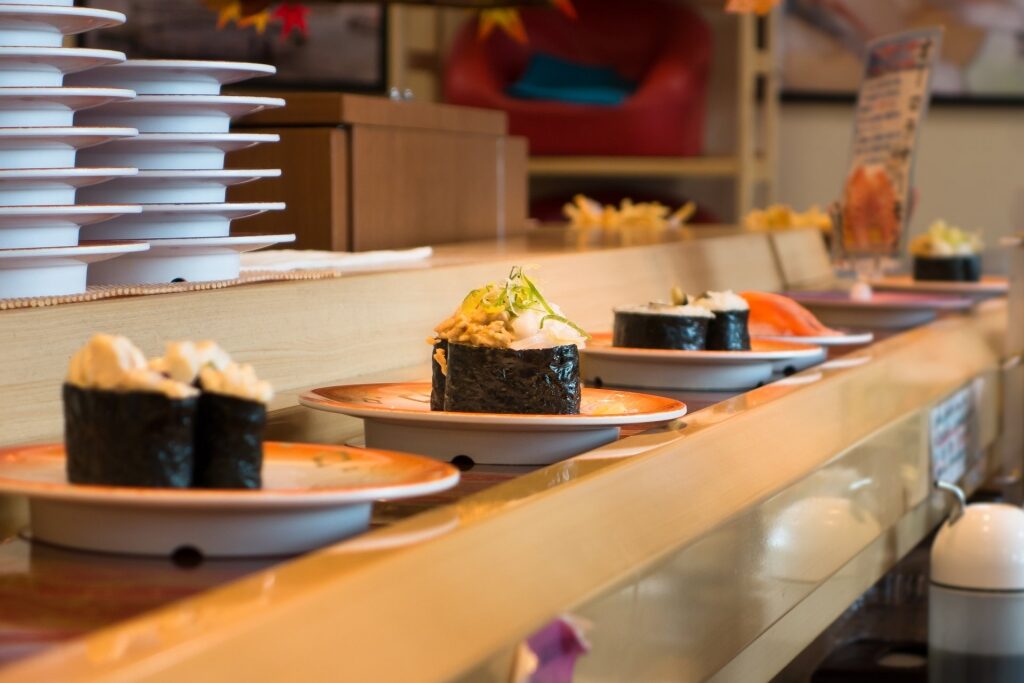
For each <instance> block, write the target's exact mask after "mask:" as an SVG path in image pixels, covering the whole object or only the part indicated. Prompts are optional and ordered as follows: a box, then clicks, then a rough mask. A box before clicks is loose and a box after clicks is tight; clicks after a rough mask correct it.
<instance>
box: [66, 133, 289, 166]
mask: <svg viewBox="0 0 1024 683" xmlns="http://www.w3.org/2000/svg"><path fill="white" fill-rule="evenodd" d="M280 139H281V137H280V136H279V135H276V134H274V133H217V134H207V135H199V134H179V133H145V134H142V135H139V136H138V137H135V138H132V139H130V140H118V141H115V142H111V143H109V144H106V145H104V146H103V147H101V148H99V149H91V150H86V151H84V152H82V153H81V154H80V155H79V165H82V166H134V167H135V168H138V169H142V170H153V171H155V170H215V169H221V168H223V167H224V155H225V154H226V153H227V152H233V151H236V150H239V149H246V148H248V147H253V146H255V145H259V144H262V143H265V142H278V141H279V140H280Z"/></svg>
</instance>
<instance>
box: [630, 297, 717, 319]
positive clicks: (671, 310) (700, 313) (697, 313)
mask: <svg viewBox="0 0 1024 683" xmlns="http://www.w3.org/2000/svg"><path fill="white" fill-rule="evenodd" d="M614 312H615V313H640V314H644V315H669V316H677V317H680V318H684V317H685V318H714V317H715V314H714V313H712V312H711V311H709V310H708V309H706V308H703V307H701V306H694V305H692V304H670V303H666V302H664V301H652V302H650V303H649V304H641V305H639V306H617V307H616V308H615V309H614Z"/></svg>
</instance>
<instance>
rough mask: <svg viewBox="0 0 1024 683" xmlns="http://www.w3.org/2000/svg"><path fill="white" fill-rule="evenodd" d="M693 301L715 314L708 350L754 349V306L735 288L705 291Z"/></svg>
mask: <svg viewBox="0 0 1024 683" xmlns="http://www.w3.org/2000/svg"><path fill="white" fill-rule="evenodd" d="M693 305H694V306H698V307H700V308H704V309H707V310H708V311H710V312H711V313H712V314H714V318H712V319H711V321H710V322H709V323H708V339H707V349H708V351H749V350H750V329H749V322H750V306H749V305H748V304H747V301H746V299H744V298H743V297H741V296H739V295H738V294H735V293H733V292H731V291H726V292H705V293H704V294H703V295H702V296H701V297H700V298H699V299H697V300H696V301H694V302H693Z"/></svg>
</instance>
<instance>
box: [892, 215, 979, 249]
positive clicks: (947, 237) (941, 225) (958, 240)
mask: <svg viewBox="0 0 1024 683" xmlns="http://www.w3.org/2000/svg"><path fill="white" fill-rule="evenodd" d="M983 247H984V245H983V244H982V242H981V238H980V237H978V235H977V233H973V232H968V231H966V230H962V229H960V228H958V227H956V226H953V225H949V224H948V223H946V221H941V220H940V221H935V222H934V223H932V224H931V225H930V226H929V227H928V232H926V233H925V234H923V235H918V236H917V237H915V238H914V239H912V240H911V241H910V253H911V254H913V255H914V256H924V257H929V258H942V257H944V256H974V255H975V254H977V253H978V252H980V251H981V250H982V248H983Z"/></svg>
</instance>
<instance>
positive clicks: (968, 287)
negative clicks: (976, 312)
mask: <svg viewBox="0 0 1024 683" xmlns="http://www.w3.org/2000/svg"><path fill="white" fill-rule="evenodd" d="M871 287H872V288H873V289H875V290H876V291H879V292H917V293H919V294H953V295H955V296H966V297H970V298H972V299H988V298H991V297H994V296H1006V294H1007V293H1009V291H1010V282H1009V280H1007V279H1006V278H1005V277H996V276H991V275H986V276H984V277H982V278H981V281H980V282H942V281H939V280H915V279H914V278H913V277H911V276H910V275H894V276H890V277H884V278H879V279H878V280H872V281H871Z"/></svg>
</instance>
